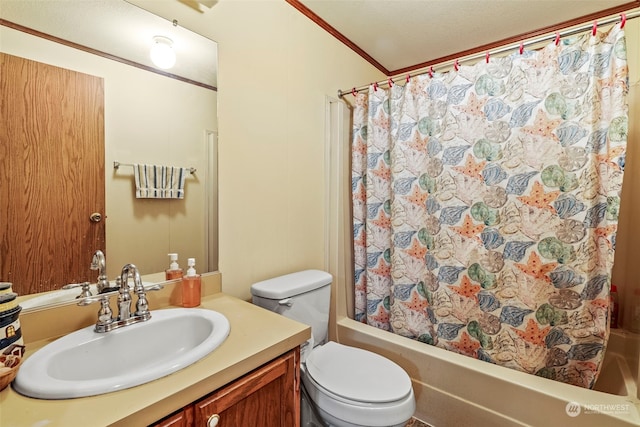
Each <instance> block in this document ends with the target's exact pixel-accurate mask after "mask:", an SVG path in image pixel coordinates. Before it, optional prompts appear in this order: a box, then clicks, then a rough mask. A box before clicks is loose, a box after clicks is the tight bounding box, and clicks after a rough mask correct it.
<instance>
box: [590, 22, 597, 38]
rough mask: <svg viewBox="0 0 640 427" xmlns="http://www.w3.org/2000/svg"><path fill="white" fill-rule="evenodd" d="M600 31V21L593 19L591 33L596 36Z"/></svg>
mask: <svg viewBox="0 0 640 427" xmlns="http://www.w3.org/2000/svg"><path fill="white" fill-rule="evenodd" d="M597 32H598V21H597V20H596V21H593V29H592V30H591V35H592V36H594V37H595V35H596V33H597Z"/></svg>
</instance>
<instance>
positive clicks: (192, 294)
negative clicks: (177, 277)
mask: <svg viewBox="0 0 640 427" xmlns="http://www.w3.org/2000/svg"><path fill="white" fill-rule="evenodd" d="M187 265H188V266H189V268H188V269H187V275H186V276H184V277H183V278H182V306H183V307H197V306H199V305H200V300H201V298H202V282H201V279H200V275H199V274H197V273H196V269H195V266H196V260H195V258H189V259H188V260H187Z"/></svg>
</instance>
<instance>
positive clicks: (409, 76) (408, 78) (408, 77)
mask: <svg viewBox="0 0 640 427" xmlns="http://www.w3.org/2000/svg"><path fill="white" fill-rule="evenodd" d="M409 80H411V74H407V83H409Z"/></svg>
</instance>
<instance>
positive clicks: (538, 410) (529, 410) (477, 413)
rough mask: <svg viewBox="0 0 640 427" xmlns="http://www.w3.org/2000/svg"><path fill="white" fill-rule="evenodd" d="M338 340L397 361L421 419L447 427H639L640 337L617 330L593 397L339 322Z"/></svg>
mask: <svg viewBox="0 0 640 427" xmlns="http://www.w3.org/2000/svg"><path fill="white" fill-rule="evenodd" d="M336 326H337V329H336V335H337V340H338V341H339V342H341V343H343V344H347V345H353V346H356V347H361V348H365V349H368V350H371V351H374V352H376V353H379V354H382V355H384V356H385V357H388V358H389V359H391V360H393V361H395V362H396V363H398V364H399V365H400V366H402V367H403V368H404V369H405V370H406V371H407V372H408V373H409V375H410V376H411V378H412V381H413V387H414V392H415V394H416V400H417V410H416V414H415V417H416V418H418V419H420V420H422V421H425V422H427V423H429V424H431V425H433V426H434V427H447V426H456V427H463V426H473V427H483V426H491V427H497V426H514V425H515V426H529V425H530V426H543V425H545V426H556V425H557V426H563V427H564V426H580V427H590V426H593V427H603V426H607V427H614V426H640V412H639V411H640V400H639V399H638V387H637V378H638V365H639V363H638V360H639V358H638V354H639V353H638V351H639V348H640V335H638V334H634V333H630V332H626V331H620V330H612V333H611V337H610V339H609V344H608V349H607V352H606V353H605V359H604V361H603V367H602V371H601V374H600V376H599V378H598V381H597V383H596V386H595V388H594V390H587V389H583V388H580V387H576V386H572V385H568V384H563V383H560V382H557V381H552V380H548V379H545V378H540V377H536V376H535V375H529V374H526V373H523V372H519V371H515V370H512V369H509V368H504V367H501V366H497V365H493V364H491V363H487V362H482V361H480V360H475V359H472V358H469V357H466V356H462V355H460V354H457V353H453V352H450V351H447V350H443V349H441V348H438V347H434V346H430V345H426V344H423V343H420V342H417V341H414V340H411V339H408V338H404V337H401V336H398V335H394V334H391V333H389V332H385V331H382V330H378V329H376V328H373V327H371V326H367V325H363V324H361V323H359V322H356V321H354V320H352V319H349V318H342V319H339V320H338V321H337V322H336Z"/></svg>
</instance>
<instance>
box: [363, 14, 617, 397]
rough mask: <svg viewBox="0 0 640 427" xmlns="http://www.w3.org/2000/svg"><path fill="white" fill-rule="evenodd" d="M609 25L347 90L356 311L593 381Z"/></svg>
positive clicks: (382, 324) (613, 169) (603, 312)
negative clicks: (351, 99) (352, 93)
mask: <svg viewBox="0 0 640 427" xmlns="http://www.w3.org/2000/svg"><path fill="white" fill-rule="evenodd" d="M627 91H628V82H627V63H626V47H625V39H624V32H623V30H622V28H621V26H620V25H619V24H618V25H616V26H614V27H612V28H611V29H609V30H607V31H605V32H600V31H599V32H598V33H597V34H596V35H592V34H591V33H589V34H584V35H581V36H578V37H574V38H570V39H565V40H561V41H560V43H557V44H556V43H550V44H549V45H547V46H545V47H543V48H542V49H540V50H537V51H524V52H523V53H519V52H517V53H514V54H512V55H510V56H507V57H503V58H492V59H491V60H490V61H489V62H488V63H487V62H478V63H476V64H474V65H469V66H465V65H462V66H460V67H458V69H457V70H452V71H450V72H447V73H436V74H432V75H428V74H424V75H421V76H417V77H412V78H411V79H410V81H409V82H408V83H407V84H406V85H405V86H401V85H394V86H392V87H391V88H387V89H382V88H380V87H377V86H371V87H370V88H369V91H368V93H366V94H364V93H363V94H358V95H357V96H356V98H355V107H354V112H353V132H352V203H353V228H354V229H353V238H354V255H355V292H356V319H357V320H359V321H362V322H365V323H368V324H370V325H373V326H376V327H378V328H381V329H385V330H388V331H391V332H393V333H396V334H400V335H402V336H405V337H409V338H413V339H416V340H419V341H423V342H425V343H428V344H431V345H435V346H438V347H441V348H444V349H446V350H450V351H454V352H457V353H461V354H464V355H467V356H469V357H473V358H477V359H481V360H484V361H486V362H490V363H494V364H498V365H501V366H505V367H509V368H513V369H517V370H520V371H524V372H528V373H531V374H535V375H539V376H543V377H546V378H550V379H553V380H558V381H562V382H566V383H569V384H574V385H577V386H582V387H592V386H593V384H594V382H595V380H596V378H597V374H598V371H599V368H600V364H601V361H602V358H603V353H604V349H605V347H606V343H607V338H608V334H609V317H610V315H609V291H610V284H611V280H610V278H611V270H612V267H613V260H614V249H615V243H616V241H615V238H616V229H617V221H618V211H619V205H620V190H621V186H622V178H623V170H624V162H625V149H626V143H627V99H626V95H627Z"/></svg>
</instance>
